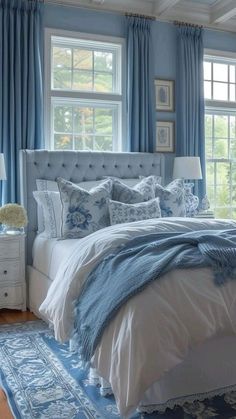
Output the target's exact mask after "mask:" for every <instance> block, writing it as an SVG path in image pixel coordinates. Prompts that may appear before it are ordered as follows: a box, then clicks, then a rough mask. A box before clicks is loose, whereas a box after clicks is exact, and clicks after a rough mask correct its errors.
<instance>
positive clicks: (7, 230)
mask: <svg viewBox="0 0 236 419" xmlns="http://www.w3.org/2000/svg"><path fill="white" fill-rule="evenodd" d="M24 232H25V230H24V227H13V226H9V225H7V224H5V225H4V226H3V233H4V234H9V235H11V236H14V235H18V234H24Z"/></svg>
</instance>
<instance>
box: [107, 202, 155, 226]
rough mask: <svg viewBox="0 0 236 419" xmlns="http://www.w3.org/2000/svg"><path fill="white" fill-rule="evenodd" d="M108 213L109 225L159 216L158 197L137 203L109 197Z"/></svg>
mask: <svg viewBox="0 0 236 419" xmlns="http://www.w3.org/2000/svg"><path fill="white" fill-rule="evenodd" d="M109 213H110V222H111V225H113V224H120V223H132V222H134V221H141V220H148V219H150V218H160V216H161V209H160V205H159V198H154V199H151V200H150V201H146V202H139V203H137V204H124V203H123V202H119V201H112V200H111V199H110V200H109Z"/></svg>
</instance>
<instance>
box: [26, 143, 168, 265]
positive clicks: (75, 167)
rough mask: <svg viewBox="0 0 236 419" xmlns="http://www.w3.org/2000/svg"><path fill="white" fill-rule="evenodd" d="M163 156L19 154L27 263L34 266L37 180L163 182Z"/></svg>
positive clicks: (43, 151)
mask: <svg viewBox="0 0 236 419" xmlns="http://www.w3.org/2000/svg"><path fill="white" fill-rule="evenodd" d="M164 173H165V168H164V156H163V155H162V154H155V153H154V154H153V153H112V152H111V153H110V152H96V151H48V150H21V151H20V184H21V203H22V205H23V206H24V207H25V209H26V211H27V214H28V219H29V224H28V227H27V262H28V264H31V263H32V254H31V253H32V245H33V240H34V238H35V235H36V232H37V207H36V202H35V200H34V198H33V194H32V192H33V191H34V190H36V179H49V180H56V178H57V177H58V176H61V177H63V178H65V179H67V180H70V181H72V182H75V183H78V182H83V181H86V180H98V179H101V178H102V177H103V176H109V175H110V176H117V177H120V178H137V177H139V176H140V175H143V176H148V175H158V176H162V178H164V176H165V174H164Z"/></svg>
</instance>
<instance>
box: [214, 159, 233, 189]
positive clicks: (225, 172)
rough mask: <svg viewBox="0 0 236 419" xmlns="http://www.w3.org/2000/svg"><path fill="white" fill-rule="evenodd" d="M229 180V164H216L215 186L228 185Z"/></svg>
mask: <svg viewBox="0 0 236 419" xmlns="http://www.w3.org/2000/svg"><path fill="white" fill-rule="evenodd" d="M229 179H230V164H229V163H216V184H217V187H218V185H228V184H229Z"/></svg>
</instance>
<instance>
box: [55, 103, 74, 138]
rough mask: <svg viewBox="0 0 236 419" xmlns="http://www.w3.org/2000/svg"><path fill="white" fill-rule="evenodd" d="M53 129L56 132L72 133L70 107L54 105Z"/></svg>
mask: <svg viewBox="0 0 236 419" xmlns="http://www.w3.org/2000/svg"><path fill="white" fill-rule="evenodd" d="M54 131H55V132H58V133H66V132H70V133H72V107H71V106H55V107H54Z"/></svg>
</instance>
